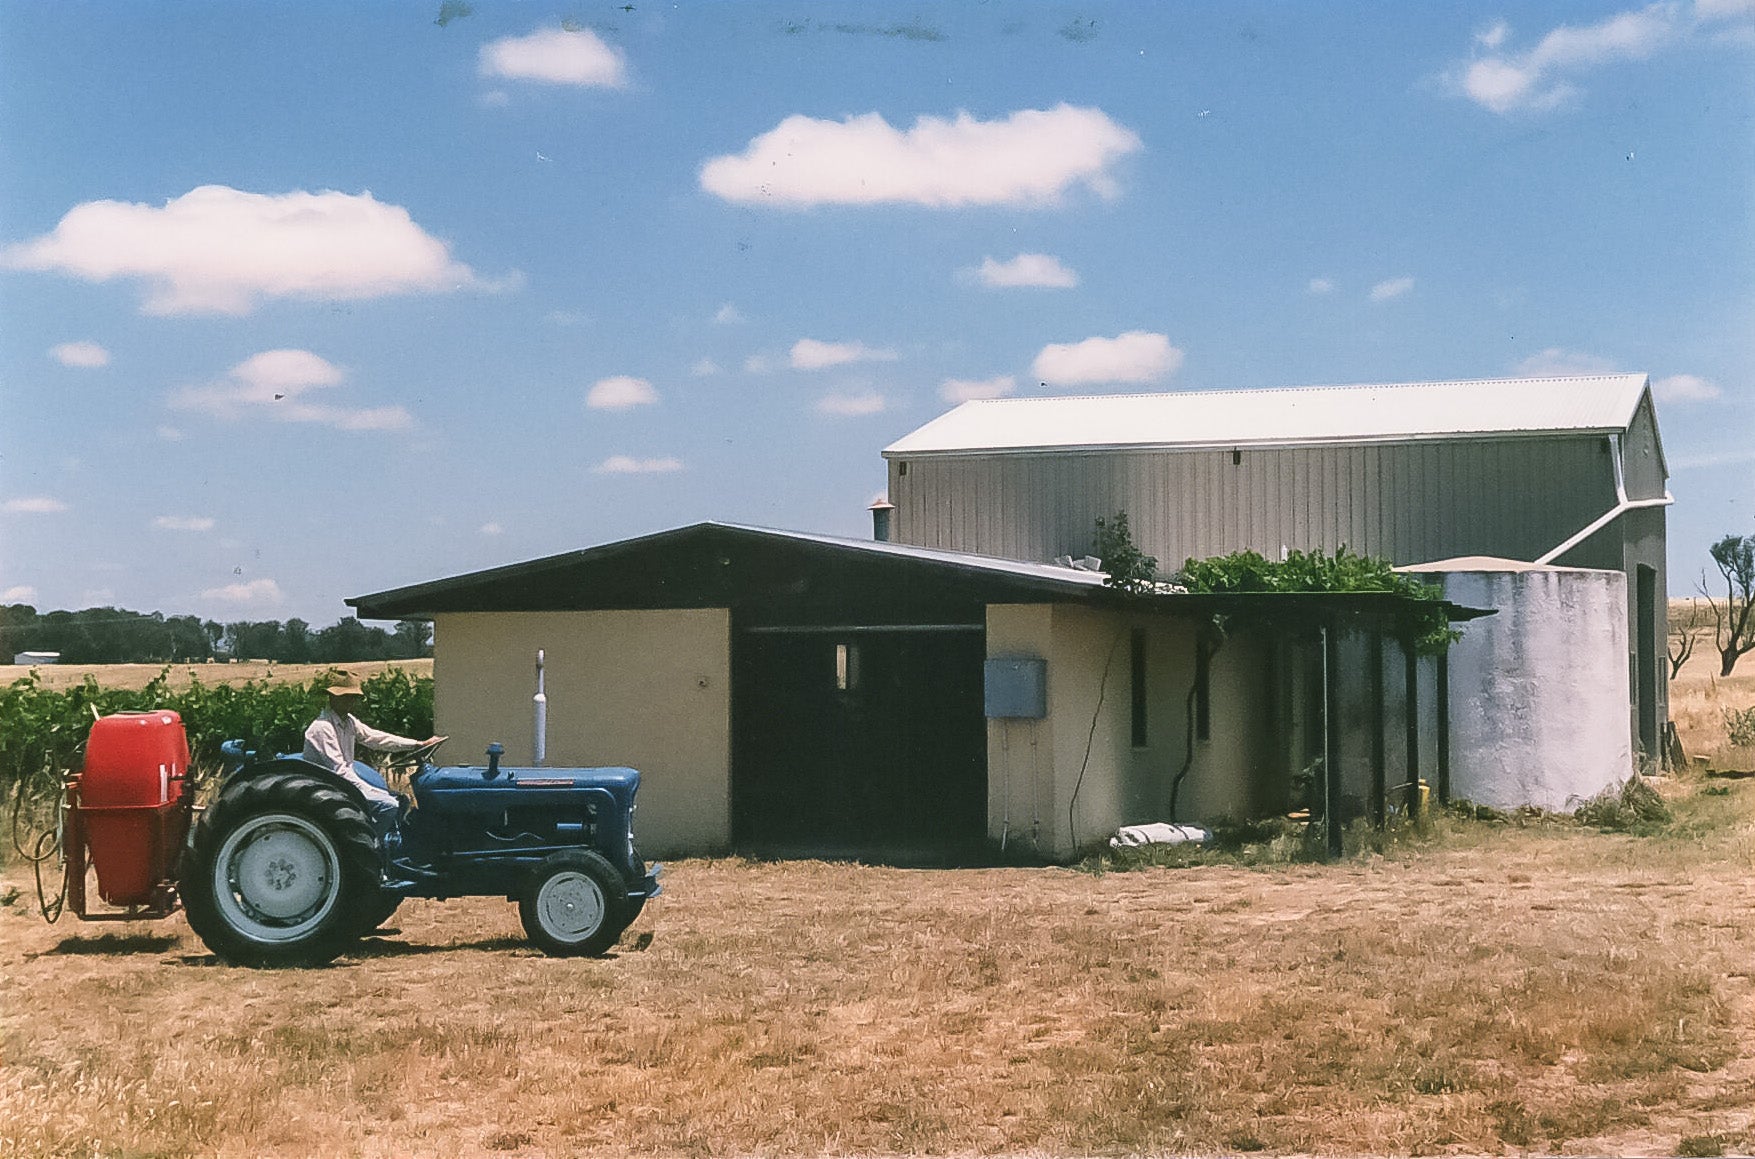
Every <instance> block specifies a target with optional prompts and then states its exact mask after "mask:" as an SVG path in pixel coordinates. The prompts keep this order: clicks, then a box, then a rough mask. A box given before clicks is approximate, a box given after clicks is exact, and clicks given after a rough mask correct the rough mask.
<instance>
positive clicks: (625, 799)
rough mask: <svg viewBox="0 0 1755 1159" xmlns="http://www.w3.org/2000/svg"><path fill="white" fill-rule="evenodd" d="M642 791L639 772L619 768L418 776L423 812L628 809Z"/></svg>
mask: <svg viewBox="0 0 1755 1159" xmlns="http://www.w3.org/2000/svg"><path fill="white" fill-rule="evenodd" d="M639 787H640V774H639V773H638V772H637V771H636V770H634V769H630V768H626V767H624V766H620V765H608V766H603V767H600V768H585V769H577V768H576V769H559V768H550V767H546V766H545V767H541V768H510V767H507V766H505V765H501V766H500V767H499V768H498V769H497V770H495V773H494V775H492V776H489V775H488V769H486V768H484V767H482V766H480V765H447V766H445V767H442V768H433V769H427V770H426V771H424V772H422V773H419V774H417V775H416V776H415V777H414V793H415V797H416V799H417V800H418V801H419V802H420V807H421V808H423V809H436V810H439V811H441V812H449V811H458V812H462V811H470V812H476V811H480V810H482V809H503V808H521V807H529V806H533V805H554V806H562V805H565V804H566V803H568V802H578V801H580V799H581V798H596V799H597V800H598V801H600V802H602V801H604V798H606V797H607V798H608V801H607V802H604V803H611V802H613V803H614V804H615V805H616V806H619V807H620V808H622V809H626V808H628V807H629V806H631V805H632V804H633V801H634V794H635V792H637V791H638V789H639Z"/></svg>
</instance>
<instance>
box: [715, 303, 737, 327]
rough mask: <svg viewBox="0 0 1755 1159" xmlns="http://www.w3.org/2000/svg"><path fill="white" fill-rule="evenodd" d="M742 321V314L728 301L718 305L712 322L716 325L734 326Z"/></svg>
mask: <svg viewBox="0 0 1755 1159" xmlns="http://www.w3.org/2000/svg"><path fill="white" fill-rule="evenodd" d="M742 321H743V315H742V314H741V313H739V312H738V309H737V307H736V306H733V305H732V304H731V303H730V302H727V303H725V305H723V306H721V307H719V309H718V310H717V311H715V312H714V314H713V323H714V325H716V326H735V325H737V324H738V323H739V322H742Z"/></svg>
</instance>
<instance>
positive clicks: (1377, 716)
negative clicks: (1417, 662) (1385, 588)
mask: <svg viewBox="0 0 1755 1159" xmlns="http://www.w3.org/2000/svg"><path fill="white" fill-rule="evenodd" d="M1383 684H1384V681H1383V626H1382V625H1381V624H1380V625H1378V626H1377V627H1375V628H1373V629H1372V630H1371V823H1372V824H1373V825H1375V826H1377V828H1379V829H1381V828H1383V826H1384V825H1385V824H1386V823H1387V821H1388V819H1389V753H1388V748H1389V746H1388V744H1387V739H1388V738H1386V737H1385V736H1384V731H1385V730H1386V729H1387V728H1388V727H1389V716H1388V713H1387V711H1386V710H1385V705H1384V687H1383Z"/></svg>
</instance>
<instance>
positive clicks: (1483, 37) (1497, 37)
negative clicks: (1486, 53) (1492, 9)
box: [1475, 20, 1511, 48]
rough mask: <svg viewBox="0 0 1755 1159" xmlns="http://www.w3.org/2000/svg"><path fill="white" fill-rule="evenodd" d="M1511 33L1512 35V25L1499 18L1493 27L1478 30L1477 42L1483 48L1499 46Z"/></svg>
mask: <svg viewBox="0 0 1755 1159" xmlns="http://www.w3.org/2000/svg"><path fill="white" fill-rule="evenodd" d="M1509 35H1511V26H1510V25H1508V24H1506V23H1505V21H1503V20H1498V21H1495V22H1494V23H1493V25H1492V26H1491V27H1489V28H1485V29H1482V30H1481V31H1480V32H1477V33H1476V34H1475V43H1476V44H1478V45H1480V46H1481V47H1482V48H1498V47H1499V46H1500V45H1501V44H1504V43H1505V38H1506V37H1507V36H1509Z"/></svg>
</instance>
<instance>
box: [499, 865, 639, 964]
mask: <svg viewBox="0 0 1755 1159" xmlns="http://www.w3.org/2000/svg"><path fill="white" fill-rule="evenodd" d="M569 872H570V873H579V874H582V875H584V876H586V877H589V878H590V879H591V880H592V881H594V882H595V883H596V885H597V888H598V889H599V890H600V891H601V892H602V894H603V902H604V914H603V920H602V921H601V922H600V923H599V924H598V926H597V928H596V930H594V931H593V932H592V933H591V934H590V935H589V936H587V937H584V938H581V939H576V940H563V939H560V938H557V937H555V936H553V935H551V934H550V932H549V931H548V930H546V929H544V928H543V923H542V918H541V914H540V912H539V911H540V906H539V895H540V893H541V891H542V887H543V885H544V883H546V882H547V881H548V880H549V879H550V878H552V877H554V876H556V875H558V874H561V873H569ZM632 901H633V899H631V898H629V897H628V890H627V885H626V883H625V882H623V880H622V875H621V873H620V872H618V871H617V870H616V868H615V866H613V865H611V864H610V862H609V859H608V858H606V857H604V856H603V854H601V853H598V852H595V851H594V850H586V849H569V850H567V851H565V852H562V853H555V854H552V855H550V856H549V857H548V858H547V859H546V860H544V861H543V862H542V864H540V865H538V866H537V867H536V868H535V869H534V870H532V871H531V874H530V877H529V878H528V880H527V881H526V883H525V887H524V889H523V891H522V892H521V894H520V896H519V899H518V916H519V918H520V919H521V920H522V922H523V924H524V933H525V934H526V935H527V936H528V937H529V938H530V941H531V942H532V943H533V944H534V945H535V946H536V947H537V948H538V949H540V950H541V951H542V952H543V953H545V954H547V955H549V956H550V957H554V958H575V957H592V958H596V957H601V956H602V955H603V954H604V953H606V952H608V950H609V948H610V947H611V946H613V945H615V944H616V942H617V941H618V940H619V939H620V938H621V936H622V931H623V930H625V929H627V928H628V925H629V924H630V923H631V922H632V921H633V920H634V914H635V913H636V912H637V911H636V910H635V909H634V907H633V905H632Z"/></svg>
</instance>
